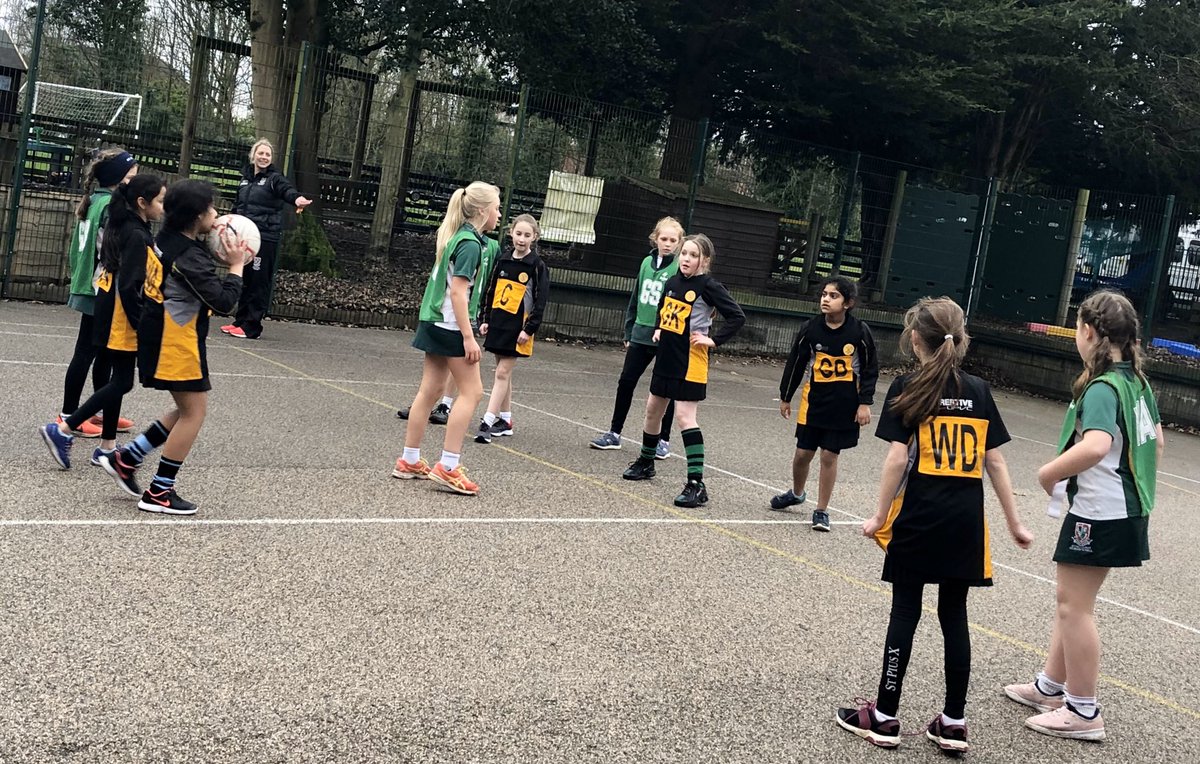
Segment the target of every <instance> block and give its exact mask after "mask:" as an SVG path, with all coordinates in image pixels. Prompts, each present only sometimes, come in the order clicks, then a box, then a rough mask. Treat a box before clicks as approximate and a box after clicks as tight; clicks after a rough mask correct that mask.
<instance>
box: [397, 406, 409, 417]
mask: <svg viewBox="0 0 1200 764" xmlns="http://www.w3.org/2000/svg"><path fill="white" fill-rule="evenodd" d="M396 416H397V417H399V418H400V419H408V408H407V407H405V408H402V409H400V410H399V411H397V412H396Z"/></svg>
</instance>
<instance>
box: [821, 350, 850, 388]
mask: <svg viewBox="0 0 1200 764" xmlns="http://www.w3.org/2000/svg"><path fill="white" fill-rule="evenodd" d="M812 381H813V382H818V383H819V382H853V381H854V363H853V361H852V359H850V358H849V357H847V356H840V355H829V354H828V353H821V352H818V353H817V354H816V355H815V356H814V357H813V366H812Z"/></svg>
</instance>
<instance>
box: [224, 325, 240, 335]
mask: <svg viewBox="0 0 1200 764" xmlns="http://www.w3.org/2000/svg"><path fill="white" fill-rule="evenodd" d="M236 328H237V325H236V324H225V325H224V326H222V327H221V333H222V334H229V333H230V332H232V331H233V330H234V329H236Z"/></svg>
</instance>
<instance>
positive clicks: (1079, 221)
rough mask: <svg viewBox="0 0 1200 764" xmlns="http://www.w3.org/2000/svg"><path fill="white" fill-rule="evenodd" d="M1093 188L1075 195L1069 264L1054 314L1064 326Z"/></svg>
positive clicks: (1068, 252)
mask: <svg viewBox="0 0 1200 764" xmlns="http://www.w3.org/2000/svg"><path fill="white" fill-rule="evenodd" d="M1091 198H1092V192H1091V189H1087V188H1081V189H1079V193H1077V194H1076V195H1075V216H1074V217H1073V218H1071V240H1070V242H1069V243H1068V245H1067V266H1066V267H1065V268H1063V280H1062V286H1061V287H1059V290H1058V310H1057V311H1056V312H1055V314H1054V318H1055V321H1054V322H1055V324H1057V325H1058V326H1064V325H1065V324H1066V323H1067V314H1068V313H1070V312H1071V292H1072V291H1074V289H1075V272H1076V271H1077V270H1078V269H1079V250H1080V248H1081V247H1082V246H1083V226H1084V225H1085V224H1086V223H1087V208H1088V201H1089V200H1090V199H1091Z"/></svg>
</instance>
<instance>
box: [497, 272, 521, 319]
mask: <svg viewBox="0 0 1200 764" xmlns="http://www.w3.org/2000/svg"><path fill="white" fill-rule="evenodd" d="M524 302H525V285H524V284H522V283H520V282H517V281H510V280H509V279H497V280H496V295H495V296H494V297H493V298H492V307H493V308H498V309H500V310H502V311H504V312H506V313H512V314H513V315H514V316H515V315H517V312H518V311H519V310H521V306H522V305H523V304H524Z"/></svg>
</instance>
